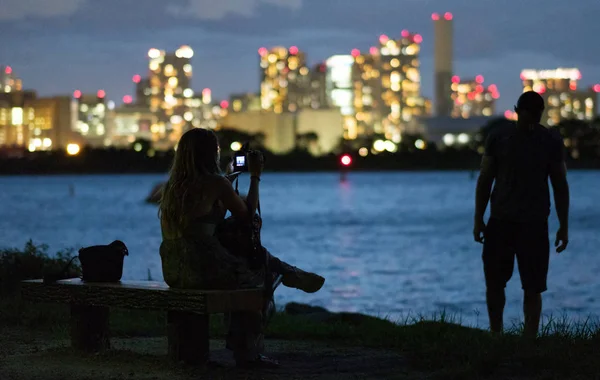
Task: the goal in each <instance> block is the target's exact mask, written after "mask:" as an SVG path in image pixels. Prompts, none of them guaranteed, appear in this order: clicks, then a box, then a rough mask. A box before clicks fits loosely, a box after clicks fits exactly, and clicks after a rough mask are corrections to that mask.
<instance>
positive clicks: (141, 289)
mask: <svg viewBox="0 0 600 380" xmlns="http://www.w3.org/2000/svg"><path fill="white" fill-rule="evenodd" d="M21 296H22V298H23V299H25V300H28V301H32V302H56V303H66V304H76V305H88V306H109V307H120V308H127V309H148V310H172V311H189V312H196V313H200V314H217V313H225V312H230V311H260V310H261V309H262V307H263V302H264V301H263V298H264V292H263V289H262V288H254V289H240V290H195V289H193V290H192V289H173V288H169V286H168V285H167V284H165V283H164V282H157V281H121V282H118V283H98V282H93V283H90V282H84V281H82V280H81V279H79V278H72V279H68V280H60V281H57V282H55V283H48V284H44V283H43V281H42V280H28V281H23V282H22V283H21Z"/></svg>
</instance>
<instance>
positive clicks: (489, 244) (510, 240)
mask: <svg viewBox="0 0 600 380" xmlns="http://www.w3.org/2000/svg"><path fill="white" fill-rule="evenodd" d="M515 256H516V257H517V264H518V267H519V275H520V276H521V285H522V288H523V290H524V291H526V292H532V293H543V292H544V291H546V289H547V286H546V279H547V277H548V263H549V261H550V241H549V239H548V222H547V221H543V222H527V223H515V222H507V221H503V220H499V219H495V218H490V220H489V222H488V225H487V226H486V228H485V233H484V243H483V270H484V273H485V283H486V286H487V288H488V289H492V290H493V289H504V288H505V287H506V283H507V282H508V280H510V278H511V277H512V273H513V269H514V265H515Z"/></svg>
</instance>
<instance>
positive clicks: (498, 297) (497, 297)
mask: <svg viewBox="0 0 600 380" xmlns="http://www.w3.org/2000/svg"><path fill="white" fill-rule="evenodd" d="M486 301H487V310H488V316H489V318H490V330H491V331H492V332H493V333H501V332H502V330H503V328H504V304H505V303H506V296H505V294H504V288H491V289H490V288H488V289H487V291H486Z"/></svg>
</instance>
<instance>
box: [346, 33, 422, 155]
mask: <svg viewBox="0 0 600 380" xmlns="http://www.w3.org/2000/svg"><path fill="white" fill-rule="evenodd" d="M422 42H423V37H422V36H421V35H420V34H415V33H410V32H409V31H407V30H403V31H402V33H401V37H400V38H399V39H397V40H394V39H391V38H389V37H388V36H386V35H381V36H380V37H379V46H373V47H371V48H370V49H369V53H368V54H362V53H361V52H360V51H359V50H358V49H354V50H352V56H353V57H354V61H355V64H354V70H353V71H354V72H353V81H354V99H353V101H354V109H355V112H356V114H355V118H356V134H355V135H354V136H356V135H361V134H364V133H367V134H369V133H373V132H375V133H383V134H385V136H386V138H388V139H391V140H392V141H393V142H394V143H398V142H400V140H401V135H402V133H403V132H404V130H405V129H406V128H407V125H408V124H411V123H412V122H413V119H414V118H415V117H420V116H423V115H425V114H426V113H427V105H426V102H425V99H424V98H423V97H422V96H421V72H420V65H421V63H420V61H419V53H420V50H421V43H422ZM348 138H350V139H352V138H355V137H353V135H352V134H349V137H348Z"/></svg>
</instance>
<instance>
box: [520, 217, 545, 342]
mask: <svg viewBox="0 0 600 380" xmlns="http://www.w3.org/2000/svg"><path fill="white" fill-rule="evenodd" d="M549 261H550V241H549V239H548V223H547V222H542V223H540V222H537V223H527V224H523V225H522V227H521V228H520V231H519V232H518V237H517V263H518V264H519V274H520V276H521V284H522V285H523V292H524V294H523V314H524V315H525V327H524V330H523V334H524V335H526V336H528V337H531V338H535V337H536V336H537V333H538V329H539V327H540V318H541V314H542V293H543V292H545V291H546V289H547V284H546V282H547V281H546V280H547V277H548V264H549Z"/></svg>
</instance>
